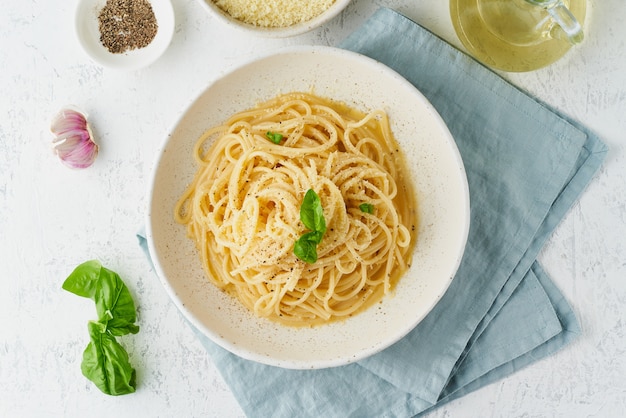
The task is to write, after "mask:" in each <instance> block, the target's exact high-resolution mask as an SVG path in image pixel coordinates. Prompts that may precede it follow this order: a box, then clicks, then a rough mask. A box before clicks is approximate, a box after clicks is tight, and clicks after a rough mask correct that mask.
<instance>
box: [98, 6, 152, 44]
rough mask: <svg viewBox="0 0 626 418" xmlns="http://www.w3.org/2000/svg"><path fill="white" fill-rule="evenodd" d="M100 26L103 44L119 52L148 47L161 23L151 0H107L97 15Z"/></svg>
mask: <svg viewBox="0 0 626 418" xmlns="http://www.w3.org/2000/svg"><path fill="white" fill-rule="evenodd" d="M98 28H99V29H100V42H102V45H104V46H105V48H106V49H108V50H109V52H112V53H114V54H120V53H123V52H126V51H129V50H132V49H138V48H144V47H146V46H148V45H149V44H150V42H152V40H153V39H154V37H155V36H156V33H157V29H158V25H157V21H156V17H155V16H154V11H153V10H152V6H151V5H150V2H149V1H148V0H107V2H106V4H105V5H104V7H103V8H102V10H100V13H99V15H98Z"/></svg>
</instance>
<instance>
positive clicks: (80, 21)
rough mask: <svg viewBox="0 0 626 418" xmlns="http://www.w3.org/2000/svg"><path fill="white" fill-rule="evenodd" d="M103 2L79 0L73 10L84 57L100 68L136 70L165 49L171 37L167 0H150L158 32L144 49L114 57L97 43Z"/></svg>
mask: <svg viewBox="0 0 626 418" xmlns="http://www.w3.org/2000/svg"><path fill="white" fill-rule="evenodd" d="M105 4H106V0H80V1H79V3H78V7H77V8H76V15H75V22H74V23H75V31H76V36H77V37H78V41H79V42H80V45H81V46H82V48H83V49H84V50H85V52H86V53H87V55H89V57H90V58H91V59H92V60H93V61H95V62H96V63H98V64H100V65H102V66H103V67H108V68H114V69H118V70H137V69H139V68H143V67H147V66H148V65H150V64H152V63H153V62H154V61H156V60H157V59H158V58H159V57H160V56H161V55H162V54H163V53H164V52H165V50H166V49H167V47H168V46H169V44H170V41H171V40H172V36H173V35H174V24H175V17H174V9H173V8H172V3H171V2H170V0H150V4H151V6H152V11H153V12H154V15H155V17H156V20H157V25H158V29H157V33H156V36H155V37H154V39H153V40H152V42H150V44H148V45H147V46H146V47H144V48H140V49H134V50H131V51H127V52H123V53H117V54H114V53H112V52H109V50H108V49H107V48H106V47H105V46H104V45H102V43H101V42H100V30H99V29H98V14H99V13H100V10H102V8H103V7H104V5H105Z"/></svg>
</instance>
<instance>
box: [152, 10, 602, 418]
mask: <svg viewBox="0 0 626 418" xmlns="http://www.w3.org/2000/svg"><path fill="white" fill-rule="evenodd" d="M341 47H343V48H346V49H350V50H353V51H356V52H359V53H362V54H364V55H367V56H370V57H371V58H374V59H376V60H378V61H381V62H382V63H384V64H386V65H387V66H389V67H391V68H393V69H395V70H396V71H397V72H399V73H400V74H402V75H403V76H404V77H405V78H406V79H407V80H409V81H410V82H411V83H413V84H414V85H415V86H416V87H417V88H418V89H419V90H420V91H421V92H422V93H423V94H424V95H425V96H426V97H427V98H428V99H429V100H430V102H431V103H432V104H433V105H434V107H435V108H436V109H437V111H438V112H439V113H440V114H441V116H442V117H443V119H444V120H445V121H446V123H447V125H448V127H449V129H450V131H451V133H452V135H453V136H454V138H455V140H456V142H457V145H458V147H459V150H460V152H461V155H462V158H463V162H464V164H465V168H466V171H467V176H468V181H469V188H470V198H471V202H472V211H471V227H470V234H469V239H468V244H467V247H466V251H465V255H464V258H463V260H462V262H461V265H460V267H459V270H458V273H457V275H456V277H455V279H454V280H453V281H452V283H451V285H450V288H449V289H448V291H447V292H446V294H445V295H444V297H443V298H442V300H441V301H440V303H439V304H438V305H437V306H436V307H435V308H434V309H433V311H432V312H431V313H430V314H429V315H428V316H427V317H426V319H425V320H424V321H423V322H421V323H420V324H419V325H418V326H417V327H416V328H415V329H414V330H413V331H412V332H411V333H409V335H407V336H406V337H405V338H404V339H402V340H401V341H399V342H398V343H396V344H395V345H393V346H392V347H390V348H388V349H386V350H384V351H383V352H381V353H379V354H376V355H374V356H371V357H369V358H367V359H365V360H362V361H360V362H358V363H356V364H351V365H348V366H342V367H336V368H328V369H323V370H286V369H281V368H276V367H272V366H267V365H263V364H259V363H255V362H252V361H248V360H244V359H242V358H240V357H237V356H236V355H234V354H231V353H230V352H228V351H226V350H224V349H222V348H221V347H219V346H218V345H216V344H214V343H213V342H211V341H210V340H209V339H207V338H206V337H205V336H203V335H201V334H200V333H199V332H197V331H196V333H197V335H198V338H199V339H200V341H201V342H202V344H203V345H204V346H205V347H206V349H207V351H208V352H209V353H210V355H211V356H212V358H213V361H214V362H215V364H216V366H217V367H218V369H219V370H220V372H221V373H222V375H223V377H224V380H225V381H226V382H227V384H228V385H229V386H230V388H231V390H232V391H233V393H234V395H235V397H236V398H237V400H238V401H239V403H240V405H241V407H242V409H243V410H244V412H245V413H246V414H247V415H248V416H250V417H268V416H272V417H292V416H298V417H307V416H310V417H321V416H323V417H350V416H353V417H356V416H359V417H365V416H389V417H410V416H415V415H419V414H421V413H424V412H425V411H428V410H430V409H432V408H434V407H436V406H439V405H441V404H443V403H445V402H447V401H449V400H451V399H454V398H457V397H459V396H462V395H464V394H466V393H468V392H470V391H473V390H476V389H477V388H479V387H482V386H484V385H486V384H488V383H491V382H493V381H496V380H498V379H501V378H503V377H504V376H506V375H508V374H510V373H512V372H514V371H515V370H518V369H520V368H521V367H524V366H526V365H528V364H530V363H532V362H534V361H536V360H538V359H540V358H543V357H545V356H548V355H549V354H551V353H553V352H555V351H557V350H558V349H560V348H561V347H563V346H564V345H565V344H567V343H568V342H569V341H571V340H572V339H573V338H574V337H575V336H576V335H578V334H579V333H580V328H579V326H578V323H577V320H576V318H575V316H574V314H573V312H572V310H571V308H570V306H569V305H568V303H567V302H566V301H565V300H564V298H563V296H562V295H561V293H560V292H559V290H558V289H557V288H556V287H555V286H554V285H553V284H552V282H551V281H550V279H549V278H548V277H547V275H546V273H545V272H544V271H543V270H542V268H541V266H540V265H539V264H538V263H537V262H536V261H535V259H536V257H537V254H538V252H539V251H540V249H541V247H542V246H543V244H544V243H545V241H546V239H547V238H548V237H549V235H550V234H551V232H552V231H553V229H554V228H555V227H556V225H557V224H558V223H559V221H560V220H561V219H562V218H563V216H564V215H565V213H566V212H567V211H568V209H569V208H570V207H571V205H572V204H573V203H574V202H575V201H576V199H577V198H578V196H579V195H580V194H581V193H582V191H583V189H584V188H585V186H586V185H587V183H588V182H589V181H590V180H591V178H592V176H593V174H594V173H595V171H596V170H597V169H598V168H599V167H600V165H601V163H602V161H603V159H604V157H605V155H606V152H607V149H606V147H605V145H604V144H603V143H602V142H601V141H600V139H599V138H598V137H597V136H596V135H594V134H593V133H592V132H589V131H588V130H586V129H585V128H584V127H582V126H579V125H578V124H576V123H575V122H573V121H571V120H568V119H567V118H565V117H563V116H561V115H558V114H557V113H556V112H554V111H553V110H551V109H549V108H548V107H547V106H545V105H543V104H541V103H539V102H538V101H537V100H535V99H533V98H531V97H529V96H528V95H526V94H525V93H524V92H522V91H520V90H518V89H517V88H515V87H514V86H512V85H510V84H508V83H507V82H506V81H505V80H503V79H502V78H500V77H499V76H498V75H496V74H495V73H493V72H492V71H490V70H489V69H487V68H485V67H483V66H482V65H480V64H478V63H477V62H476V61H474V60H473V59H472V58H470V57H468V56H467V55H465V54H463V53H462V52H460V51H458V50H456V49H455V48H453V47H452V46H450V45H449V44H447V43H446V42H445V41H443V40H441V39H440V38H438V37H437V36H435V35H433V34H432V33H430V32H429V31H427V30H426V29H424V28H422V27H420V26H419V25H418V24H416V23H415V22H413V21H411V20H409V19H408V18H406V17H404V16H402V15H400V14H398V13H397V12H394V11H392V10H390V9H385V8H381V9H379V10H378V11H377V12H376V13H375V14H374V15H373V16H372V17H371V18H370V19H369V20H368V21H367V22H366V23H365V24H364V25H363V26H362V27H361V28H360V29H358V30H357V31H356V32H354V33H353V34H352V35H350V36H349V37H348V38H347V39H346V40H345V41H344V42H343V43H342V44H341ZM140 243H141V245H142V246H143V247H144V248H146V245H145V240H144V239H143V237H142V236H141V235H140Z"/></svg>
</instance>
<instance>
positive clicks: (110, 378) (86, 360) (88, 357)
mask: <svg viewBox="0 0 626 418" xmlns="http://www.w3.org/2000/svg"><path fill="white" fill-rule="evenodd" d="M88 329H89V337H90V340H91V341H90V342H89V344H88V345H87V348H86V349H85V351H84V352H83V361H82V363H81V365H80V368H81V371H82V372H83V375H84V376H85V377H86V378H87V379H89V380H91V381H92V382H93V383H94V384H95V385H96V386H97V387H98V389H100V390H101V391H102V392H104V393H106V394H107V395H114V396H117V395H126V394H129V393H133V392H135V387H136V383H135V382H136V373H135V369H134V368H133V367H132V366H131V365H130V362H129V360H128V353H127V352H126V350H124V347H122V346H121V345H120V344H119V343H118V342H117V341H116V340H115V337H114V336H112V335H111V334H109V333H108V332H106V327H105V326H103V324H102V323H101V322H94V321H90V322H89V324H88Z"/></svg>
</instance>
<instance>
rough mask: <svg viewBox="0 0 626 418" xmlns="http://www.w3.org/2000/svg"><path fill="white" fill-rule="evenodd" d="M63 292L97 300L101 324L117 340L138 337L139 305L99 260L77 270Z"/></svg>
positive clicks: (80, 266) (88, 262) (83, 264)
mask: <svg viewBox="0 0 626 418" xmlns="http://www.w3.org/2000/svg"><path fill="white" fill-rule="evenodd" d="M62 287H63V289H65V290H67V291H69V292H71V293H74V294H76V295H78V296H83V297H87V298H90V299H93V301H94V302H95V303H96V312H97V313H98V320H99V321H100V322H102V323H104V324H106V325H107V328H108V330H109V331H110V332H111V334H113V335H115V336H120V335H126V334H128V333H132V334H136V333H137V332H139V327H138V326H137V325H135V324H134V323H135V321H136V320H137V317H136V310H135V303H134V301H133V298H132V296H131V294H130V291H129V290H128V288H127V287H126V285H125V284H124V282H123V281H122V279H121V278H120V276H119V275H118V274H117V273H115V272H113V271H111V270H109V269H107V268H105V267H103V266H102V264H100V262H98V261H97V260H91V261H86V262H84V263H82V264H81V265H79V266H78V267H76V268H75V269H74V271H73V272H72V273H71V274H70V275H69V276H68V278H67V279H66V280H65V282H64V283H63V286H62Z"/></svg>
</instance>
